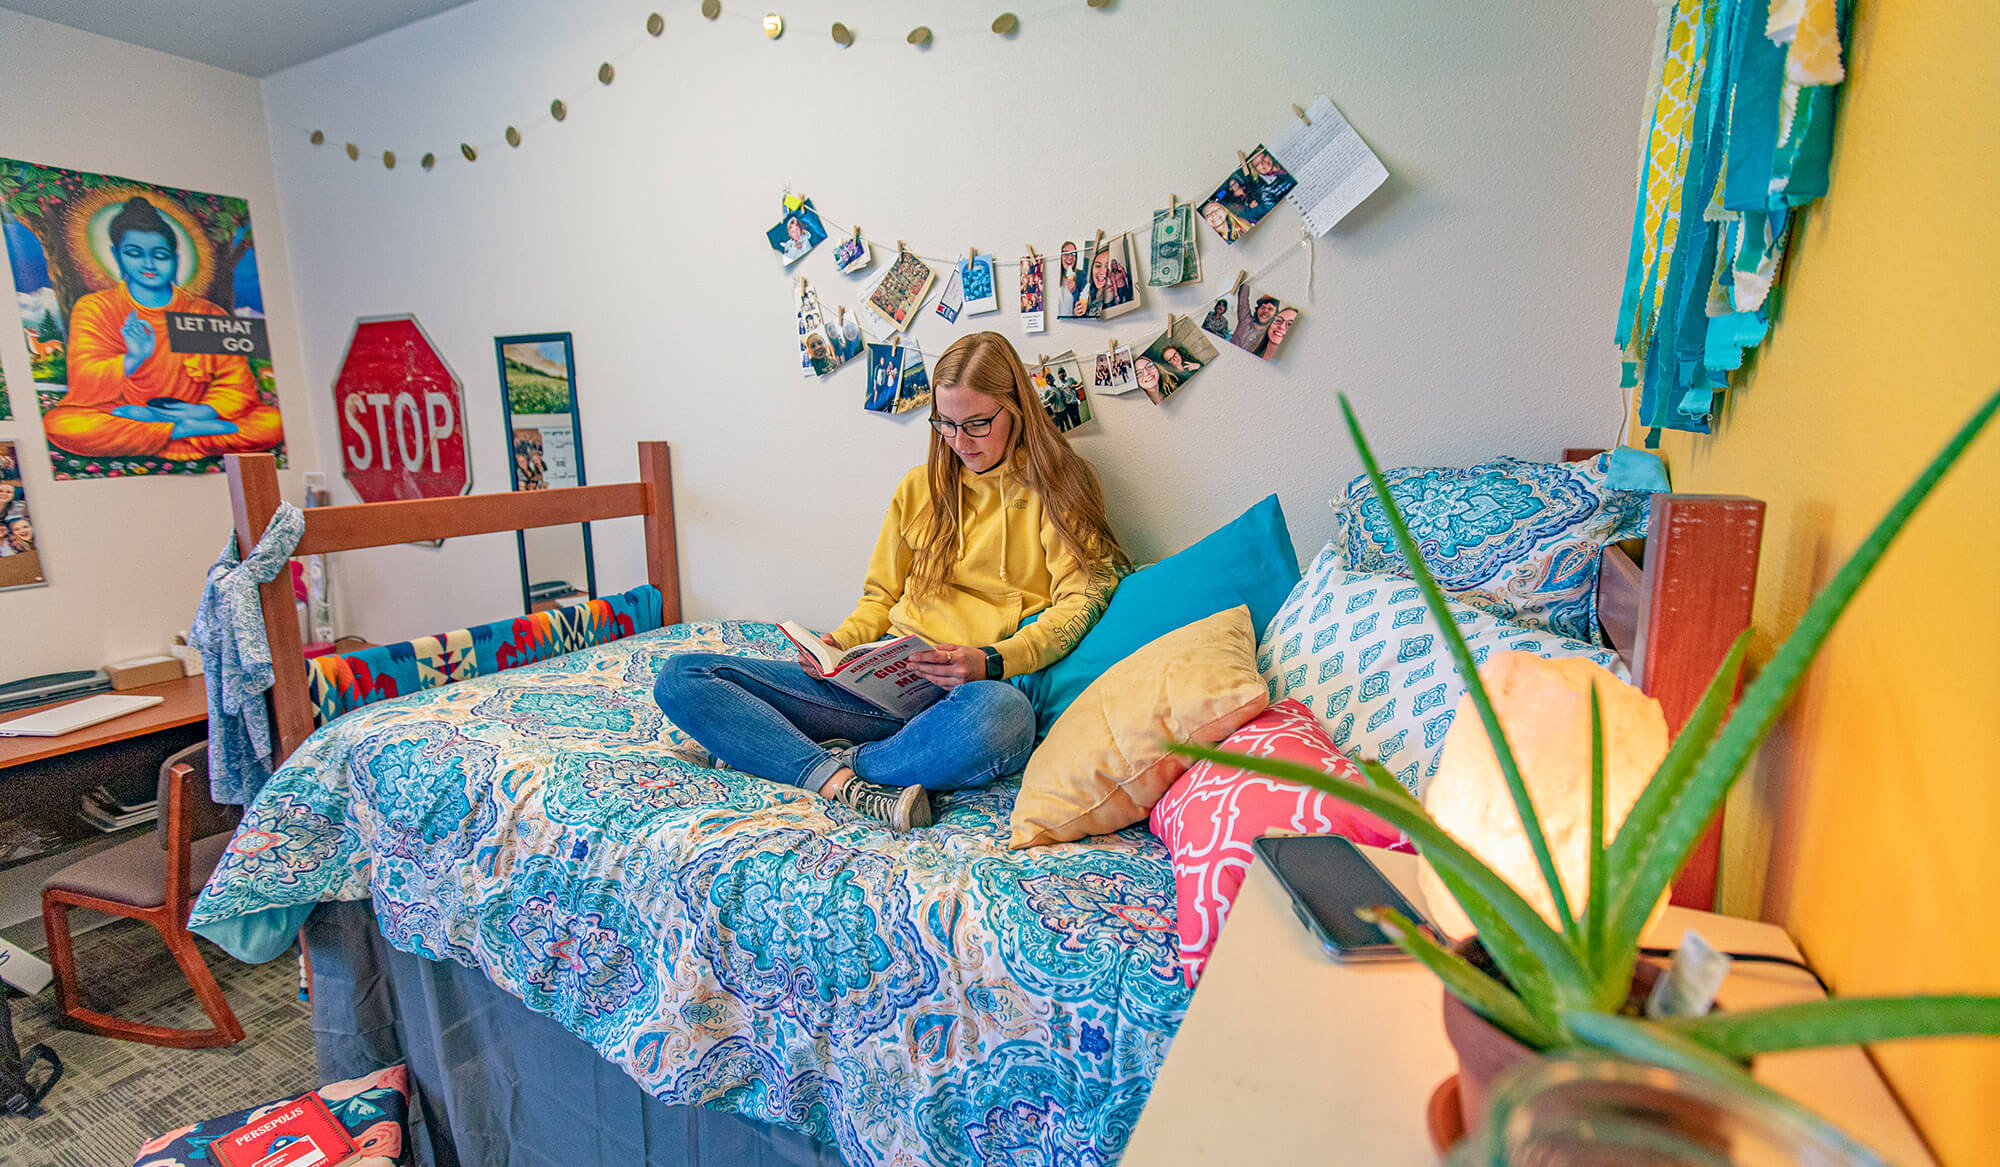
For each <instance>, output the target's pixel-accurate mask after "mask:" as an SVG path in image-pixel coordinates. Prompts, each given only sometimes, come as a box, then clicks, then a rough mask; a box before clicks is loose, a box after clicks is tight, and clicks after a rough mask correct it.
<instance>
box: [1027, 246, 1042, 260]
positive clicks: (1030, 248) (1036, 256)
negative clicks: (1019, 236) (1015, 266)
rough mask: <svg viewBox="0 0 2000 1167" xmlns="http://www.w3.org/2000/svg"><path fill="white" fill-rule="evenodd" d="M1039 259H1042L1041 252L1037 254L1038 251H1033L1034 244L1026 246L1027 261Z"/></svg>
mask: <svg viewBox="0 0 2000 1167" xmlns="http://www.w3.org/2000/svg"><path fill="white" fill-rule="evenodd" d="M1041 257H1042V253H1041V252H1039V251H1036V250H1035V245H1034V244H1032V243H1030V244H1028V258H1029V259H1040V258H1041Z"/></svg>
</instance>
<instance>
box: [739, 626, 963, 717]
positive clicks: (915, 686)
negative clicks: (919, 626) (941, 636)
mask: <svg viewBox="0 0 2000 1167" xmlns="http://www.w3.org/2000/svg"><path fill="white" fill-rule="evenodd" d="M778 628H779V629H780V630H782V631H783V632H784V634H785V635H786V636H788V637H790V638H791V641H792V643H793V644H796V645H798V646H799V652H800V653H801V654H802V656H803V657H804V659H803V660H801V661H800V663H801V664H803V665H805V668H806V671H807V672H809V673H812V674H813V675H814V676H817V677H819V678H820V679H821V680H824V681H831V682H833V683H834V684H836V685H839V686H840V687H841V688H843V689H845V690H847V691H848V692H850V693H852V694H854V695H855V696H856V697H859V698H861V699H862V700H863V701H866V702H868V703H869V704H871V705H873V706H875V707H876V708H878V709H881V710H882V711H884V712H886V713H893V714H895V715H896V716H897V717H902V718H911V717H915V716H916V715H917V714H919V713H922V712H923V711H924V710H925V709H928V708H930V706H931V705H932V704H933V703H934V702H936V701H937V700H938V699H939V698H941V697H943V696H944V690H943V689H940V688H938V687H937V686H936V685H933V684H931V683H930V682H929V681H926V680H925V679H924V678H923V676H922V675H921V674H919V673H918V672H917V671H916V669H914V668H913V667H911V665H910V657H911V655H912V654H914V653H919V652H927V651H929V650H930V647H931V646H930V644H929V643H928V642H926V641H925V640H924V638H923V637H921V636H895V637H890V638H889V639H887V640H877V641H875V642H873V643H871V644H857V645H855V646H854V647H853V648H850V649H847V650H846V651H842V650H840V649H838V648H835V647H833V646H832V645H830V644H827V643H826V642H824V641H822V640H821V639H820V638H819V637H817V636H815V635H813V631H812V629H810V628H807V627H806V626H805V625H803V624H800V623H798V622H796V621H793V620H786V621H783V622H782V623H780V624H779V625H778Z"/></svg>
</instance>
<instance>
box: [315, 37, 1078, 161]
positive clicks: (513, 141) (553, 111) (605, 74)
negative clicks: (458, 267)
mask: <svg viewBox="0 0 2000 1167" xmlns="http://www.w3.org/2000/svg"><path fill="white" fill-rule="evenodd" d="M1114 2H1115V0H1084V3H1085V4H1086V5H1087V6H1089V7H1091V8H1094V9H1098V10H1100V11H1101V10H1104V9H1108V8H1110V7H1112V5H1113V4H1114ZM701 14H702V16H703V17H704V18H706V19H708V20H716V19H718V18H720V17H721V16H722V0H701ZM761 23H762V26H763V29H764V35H765V36H767V37H769V38H770V39H772V40H777V39H778V38H779V37H781V36H783V35H784V33H785V18H784V17H783V16H782V15H780V14H778V13H776V12H770V13H766V14H765V15H764V18H763V20H762V22H761ZM666 29H667V22H666V18H665V17H663V16H661V15H660V14H659V13H658V12H652V13H648V14H647V16H646V32H647V34H648V35H650V36H654V37H658V36H661V35H663V34H664V33H665V32H666ZM1020 29H1021V18H1020V17H1019V16H1017V15H1016V14H1014V13H1012V12H1003V13H1001V14H1000V15H998V16H996V17H994V18H993V24H992V30H993V32H994V34H995V35H997V36H1003V37H1011V36H1013V35H1014V34H1015V33H1017V32H1019V31H1020ZM831 31H832V36H833V43H834V44H836V45H839V46H840V47H841V48H849V47H851V46H852V45H853V44H854V30H853V29H851V28H849V27H848V26H847V25H846V24H845V23H843V22H841V21H834V23H833V27H832V30H831ZM904 39H905V40H906V41H908V42H909V43H910V44H911V45H914V46H916V47H918V48H929V47H930V46H931V44H932V41H933V40H934V35H933V34H932V32H931V29H930V26H929V25H921V24H920V25H918V26H917V27H915V28H913V29H911V30H910V32H909V35H908V36H906V37H905V38H904ZM616 75H617V70H616V69H614V68H613V67H612V64H611V62H609V61H605V62H603V63H602V64H600V65H598V67H597V80H598V82H599V84H602V85H609V84H611V82H612V80H613V78H614V77H615V76H616ZM549 116H550V117H552V118H554V119H555V120H556V121H563V120H564V119H565V118H567V117H568V116H569V107H568V105H566V104H565V103H564V102H563V101H562V99H560V98H558V99H556V100H555V101H552V102H550V103H549ZM506 139H507V144H508V145H509V146H514V147H519V146H520V144H521V131H520V130H519V129H518V128H516V127H514V126H508V127H507V132H506ZM309 140H310V141H311V142H312V144H313V145H315V146H320V145H324V144H325V143H326V132H325V131H324V130H314V131H313V132H312V134H311V135H310V138H309ZM458 152H459V153H460V154H463V155H464V156H465V160H466V161H467V162H476V161H478V160H479V150H478V148H477V147H475V146H474V145H473V144H472V143H470V142H460V143H459V144H458ZM346 153H347V157H348V160H349V161H359V160H360V157H361V148H360V147H359V146H357V145H356V144H355V143H353V142H349V143H347V144H346ZM381 158H382V165H383V167H384V168H386V169H389V170H394V169H395V168H396V153H395V151H393V150H384V151H383V152H382V154H381ZM436 164H437V155H436V154H429V153H427V154H425V155H424V156H423V160H422V162H421V163H420V165H422V167H423V168H424V169H425V170H430V169H431V168H432V167H433V166H435V165H436Z"/></svg>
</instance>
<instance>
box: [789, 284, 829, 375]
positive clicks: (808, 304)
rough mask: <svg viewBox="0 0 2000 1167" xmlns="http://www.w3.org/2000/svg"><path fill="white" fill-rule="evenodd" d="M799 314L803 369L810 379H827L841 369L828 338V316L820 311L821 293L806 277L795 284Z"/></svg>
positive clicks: (800, 363)
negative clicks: (825, 377)
mask: <svg viewBox="0 0 2000 1167" xmlns="http://www.w3.org/2000/svg"><path fill="white" fill-rule="evenodd" d="M793 287H794V291H795V293H796V297H797V301H798V314H799V369H800V373H801V375H803V376H806V377H824V376H826V375H827V374H828V373H831V372H833V371H834V370H835V369H838V368H840V358H838V357H837V356H835V355H834V351H833V342H832V341H831V340H829V339H828V338H827V335H826V316H825V314H824V313H823V312H822V311H821V310H820V306H819V293H818V292H816V291H814V290H813V286H812V284H811V283H810V282H808V281H807V280H806V279H805V278H804V277H803V276H801V277H800V278H799V279H797V280H795V281H793Z"/></svg>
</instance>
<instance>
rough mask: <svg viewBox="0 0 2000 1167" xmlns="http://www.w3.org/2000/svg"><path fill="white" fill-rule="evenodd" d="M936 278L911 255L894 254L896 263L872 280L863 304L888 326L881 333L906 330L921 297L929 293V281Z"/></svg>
mask: <svg viewBox="0 0 2000 1167" xmlns="http://www.w3.org/2000/svg"><path fill="white" fill-rule="evenodd" d="M936 278H937V273H936V272H934V271H932V270H931V268H930V265H929V264H927V263H925V262H924V261H923V260H921V259H918V258H917V257H916V255H915V254H913V253H911V252H908V251H899V252H897V253H896V261H895V262H894V263H892V264H890V265H889V266H888V268H887V269H885V270H884V271H883V272H882V276H881V278H880V279H878V280H876V281H875V286H874V287H873V288H871V289H870V290H869V292H868V297H867V299H866V301H865V304H866V306H867V307H868V308H869V309H871V310H873V311H874V312H875V313H876V314H877V315H878V316H880V317H881V318H882V319H883V321H884V322H886V323H887V324H889V325H890V327H889V328H886V329H882V330H881V331H884V332H897V331H901V330H904V329H907V328H909V326H910V325H911V324H912V323H913V322H914V321H915V320H916V316H917V309H919V308H921V307H923V303H924V295H925V294H926V293H927V292H929V291H930V290H931V281H932V280H935V279H936Z"/></svg>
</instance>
